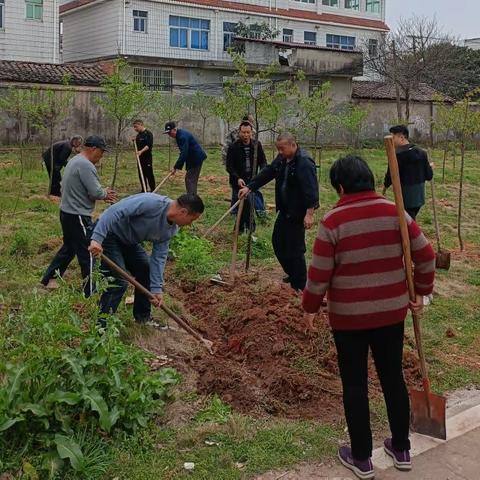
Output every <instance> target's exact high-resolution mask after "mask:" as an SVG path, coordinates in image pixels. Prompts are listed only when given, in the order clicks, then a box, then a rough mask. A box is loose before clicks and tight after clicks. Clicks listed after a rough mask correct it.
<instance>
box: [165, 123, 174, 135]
mask: <svg viewBox="0 0 480 480" xmlns="http://www.w3.org/2000/svg"><path fill="white" fill-rule="evenodd" d="M174 128H177V124H176V123H175V122H167V123H166V124H165V131H164V132H163V133H168V132H170V131H171V130H173V129H174Z"/></svg>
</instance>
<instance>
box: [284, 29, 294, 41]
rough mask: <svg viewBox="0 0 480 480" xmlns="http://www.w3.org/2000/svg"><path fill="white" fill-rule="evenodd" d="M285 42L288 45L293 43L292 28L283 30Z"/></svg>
mask: <svg viewBox="0 0 480 480" xmlns="http://www.w3.org/2000/svg"><path fill="white" fill-rule="evenodd" d="M283 41H284V42H286V43H292V42H293V30H292V29H291V28H284V29H283Z"/></svg>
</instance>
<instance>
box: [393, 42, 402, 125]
mask: <svg viewBox="0 0 480 480" xmlns="http://www.w3.org/2000/svg"><path fill="white" fill-rule="evenodd" d="M392 54H393V69H394V72H395V79H394V83H395V101H396V103H397V116H398V121H399V122H400V123H401V122H402V118H403V115H402V100H401V96H400V87H399V85H398V83H397V81H396V77H397V51H396V49H395V40H393V41H392Z"/></svg>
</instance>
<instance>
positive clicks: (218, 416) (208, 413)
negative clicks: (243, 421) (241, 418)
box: [195, 395, 232, 424]
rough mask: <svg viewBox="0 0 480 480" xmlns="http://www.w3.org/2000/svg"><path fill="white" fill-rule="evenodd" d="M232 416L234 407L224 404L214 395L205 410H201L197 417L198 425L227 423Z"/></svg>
mask: <svg viewBox="0 0 480 480" xmlns="http://www.w3.org/2000/svg"><path fill="white" fill-rule="evenodd" d="M231 415H232V407H230V405H227V404H225V403H223V402H222V400H221V398H219V397H218V396H217V395H214V396H213V397H212V398H211V399H210V401H209V402H208V404H207V405H206V406H205V408H202V409H201V410H199V411H198V412H197V413H196V415H195V421H197V422H198V423H220V424H223V423H227V421H228V419H229V418H230V416H231Z"/></svg>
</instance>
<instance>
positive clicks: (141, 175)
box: [133, 140, 147, 192]
mask: <svg viewBox="0 0 480 480" xmlns="http://www.w3.org/2000/svg"><path fill="white" fill-rule="evenodd" d="M133 146H134V147H135V157H136V158H137V165H138V170H139V172H140V181H141V182H142V188H143V191H144V192H146V191H147V184H146V183H145V177H144V176H143V170H142V163H141V162H140V155H139V154H138V148H137V142H136V141H135V140H133Z"/></svg>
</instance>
